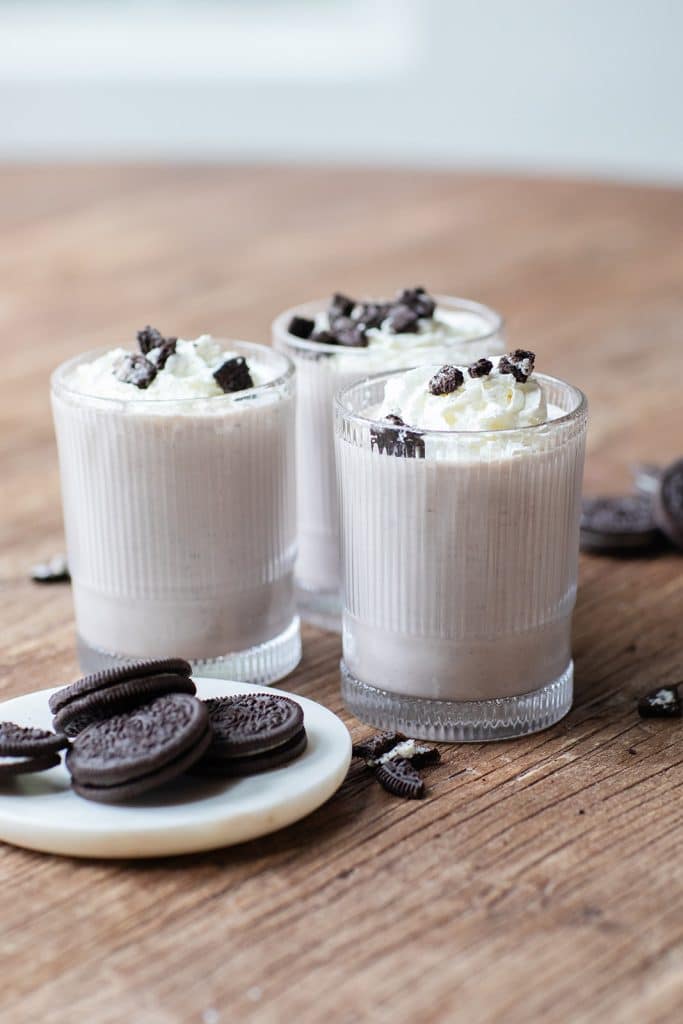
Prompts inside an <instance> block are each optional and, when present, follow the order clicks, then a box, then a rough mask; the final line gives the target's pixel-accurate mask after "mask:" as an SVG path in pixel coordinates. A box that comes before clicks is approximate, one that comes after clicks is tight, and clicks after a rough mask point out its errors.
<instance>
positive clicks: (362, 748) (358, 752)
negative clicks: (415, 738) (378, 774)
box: [352, 732, 408, 761]
mask: <svg viewBox="0 0 683 1024" xmlns="http://www.w3.org/2000/svg"><path fill="white" fill-rule="evenodd" d="M407 738H408V737H407V736H406V735H405V734H404V733H402V732H376V733H375V734H374V735H373V736H368V738H367V739H366V740H361V741H360V743H354V745H353V748H352V754H353V756H354V757H362V758H363V759H364V760H366V761H376V760H377V759H378V758H379V757H381V756H382V754H386V753H387V751H389V750H391V749H392V747H395V746H396V744H397V743H402V742H403V741H404V740H406V739H407Z"/></svg>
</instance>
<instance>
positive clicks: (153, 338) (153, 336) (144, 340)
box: [137, 324, 166, 356]
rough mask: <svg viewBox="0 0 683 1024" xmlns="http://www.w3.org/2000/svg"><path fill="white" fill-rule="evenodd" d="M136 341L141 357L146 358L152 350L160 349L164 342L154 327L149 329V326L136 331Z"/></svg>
mask: <svg viewBox="0 0 683 1024" xmlns="http://www.w3.org/2000/svg"><path fill="white" fill-rule="evenodd" d="M137 339H138V345H139V346H140V351H141V352H142V354H143V356H146V355H147V354H148V353H149V352H151V351H152V349H153V348H160V347H161V346H162V345H163V343H164V342H165V341H166V338H165V337H164V336H163V334H162V333H161V331H158V330H157V329H156V327H150V325H149V324H147V326H146V327H143V328H142V330H141V331H138V333H137Z"/></svg>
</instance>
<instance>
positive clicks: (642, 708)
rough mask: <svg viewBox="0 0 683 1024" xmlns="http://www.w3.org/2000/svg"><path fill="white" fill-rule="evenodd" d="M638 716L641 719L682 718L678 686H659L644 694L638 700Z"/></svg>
mask: <svg viewBox="0 0 683 1024" xmlns="http://www.w3.org/2000/svg"><path fill="white" fill-rule="evenodd" d="M638 714H639V715H640V717H641V718H680V717H681V702H680V699H679V696H678V684H676V685H675V686H659V687H657V689H656V690H650V692H649V693H646V694H644V696H642V697H640V698H639V700H638Z"/></svg>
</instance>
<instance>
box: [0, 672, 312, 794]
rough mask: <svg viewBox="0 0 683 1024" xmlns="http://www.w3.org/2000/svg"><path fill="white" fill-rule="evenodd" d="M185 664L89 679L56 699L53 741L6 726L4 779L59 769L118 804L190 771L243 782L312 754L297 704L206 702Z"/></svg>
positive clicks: (78, 787)
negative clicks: (63, 765)
mask: <svg viewBox="0 0 683 1024" xmlns="http://www.w3.org/2000/svg"><path fill="white" fill-rule="evenodd" d="M191 671H192V669H191V666H190V665H189V663H188V662H186V661H183V660H182V659H180V658H169V659H165V660H161V661H144V662H143V661H141V662H136V663H134V664H131V665H123V666H117V667H116V668H112V669H108V670H105V671H103V672H97V673H94V674H93V675H89V676H85V678H83V679H79V680H78V682H76V683H72V684H70V685H69V686H65V687H63V688H62V689H61V690H57V691H56V692H55V693H53V694H52V696H51V697H50V699H49V707H50V710H51V712H52V714H53V723H54V726H55V728H56V730H57V732H55V733H51V732H48V731H44V730H41V729H28V728H25V727H23V726H19V725H14V724H13V723H11V722H4V723H0V778H2V777H7V776H10V775H17V774H20V773H25V772H34V771H42V770H45V769H48V768H52V767H54V766H55V765H57V764H59V762H60V751H62V750H64V749H65V748H68V749H67V754H66V767H67V768H68V770H69V772H70V774H71V780H72V785H73V788H74V790H75V792H76V793H78V794H79V795H80V796H83V797H86V798H87V799H88V800H97V801H99V802H102V803H120V802H122V801H126V800H129V799H132V798H134V797H137V796H140V795H142V794H143V793H147V792H149V791H150V790H153V789H156V788H157V787H158V786H160V785H162V784H164V783H167V782H170V781H172V780H173V779H176V778H177V777H178V776H180V775H182V774H184V773H185V772H188V771H192V772H193V773H200V774H202V775H218V776H239V775H251V774H254V773H256V772H263V771H267V770H268V769H270V768H277V767H280V766H281V765H284V764H287V763H288V762H289V761H291V760H293V759H294V758H295V757H298V756H299V755H300V754H301V753H303V751H304V750H305V748H306V742H307V740H306V731H305V729H304V715H303V710H302V709H301V707H300V706H299V705H298V704H297V703H296V701H293V700H290V699H289V698H288V697H281V696H279V695H275V694H247V695H242V694H240V695H236V696H233V697H228V696H226V697H218V698H215V699H213V700H207V701H201V700H198V699H197V697H196V687H195V684H194V682H193V681H192V679H191V678H190V674H191Z"/></svg>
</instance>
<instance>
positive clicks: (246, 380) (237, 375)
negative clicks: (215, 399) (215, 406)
mask: <svg viewBox="0 0 683 1024" xmlns="http://www.w3.org/2000/svg"><path fill="white" fill-rule="evenodd" d="M213 377H214V380H215V381H216V383H217V384H218V386H219V387H220V388H221V389H222V390H223V391H224V392H225V394H231V393H232V392H234V391H246V390H247V388H253V386H254V382H253V380H252V379H251V373H250V372H249V366H248V364H247V361H246V359H245V358H244V356H234V357H233V358H232V359H226V361H225V362H224V363H223V365H222V366H220V367H219V368H218V369H217V370H216V371H215V372H214V375H213Z"/></svg>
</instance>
